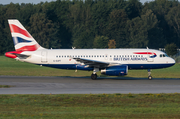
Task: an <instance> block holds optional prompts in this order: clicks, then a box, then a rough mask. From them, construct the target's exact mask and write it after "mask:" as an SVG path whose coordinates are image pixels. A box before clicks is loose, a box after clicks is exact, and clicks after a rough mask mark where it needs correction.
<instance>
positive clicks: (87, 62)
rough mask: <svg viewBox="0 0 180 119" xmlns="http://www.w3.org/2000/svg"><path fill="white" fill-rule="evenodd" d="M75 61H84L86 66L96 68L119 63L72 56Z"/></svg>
mask: <svg viewBox="0 0 180 119" xmlns="http://www.w3.org/2000/svg"><path fill="white" fill-rule="evenodd" d="M73 59H75V60H76V61H77V62H80V63H84V64H85V65H88V67H98V68H105V67H108V66H110V65H120V64H117V63H110V62H102V61H97V60H90V59H84V58H73Z"/></svg>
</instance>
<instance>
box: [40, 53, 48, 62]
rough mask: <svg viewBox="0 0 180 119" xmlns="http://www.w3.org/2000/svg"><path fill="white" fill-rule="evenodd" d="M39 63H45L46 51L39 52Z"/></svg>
mask: <svg viewBox="0 0 180 119" xmlns="http://www.w3.org/2000/svg"><path fill="white" fill-rule="evenodd" d="M41 62H43V63H46V62H47V51H42V52H41Z"/></svg>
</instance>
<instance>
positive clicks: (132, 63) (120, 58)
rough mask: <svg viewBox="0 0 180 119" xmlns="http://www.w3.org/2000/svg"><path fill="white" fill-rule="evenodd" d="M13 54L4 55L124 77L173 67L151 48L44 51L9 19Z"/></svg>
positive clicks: (49, 65) (166, 59) (44, 64)
mask: <svg viewBox="0 0 180 119" xmlns="http://www.w3.org/2000/svg"><path fill="white" fill-rule="evenodd" d="M8 23H9V27H10V31H11V35H12V38H13V41H14V47H15V51H10V52H6V53H5V56H6V57H9V58H13V59H16V60H19V61H23V62H29V63H33V64H37V65H40V66H46V67H53V68H59V69H70V70H87V71H92V74H91V79H93V80H95V79H97V72H99V71H101V74H104V75H109V76H124V75H127V74H128V70H129V69H147V70H148V79H150V80H151V79H152V76H151V71H150V70H151V69H159V68H166V67H170V66H173V65H174V64H175V60H174V59H172V58H171V57H168V55H167V54H166V53H164V52H162V51H159V50H154V49H148V48H147V49H46V48H43V47H41V46H40V45H39V44H38V43H37V41H36V40H35V39H34V38H33V37H32V36H31V35H30V33H29V32H28V31H27V30H26V29H25V28H24V27H23V25H22V24H21V23H20V22H19V21H18V20H17V19H9V20H8Z"/></svg>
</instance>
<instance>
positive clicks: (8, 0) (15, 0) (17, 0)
mask: <svg viewBox="0 0 180 119" xmlns="http://www.w3.org/2000/svg"><path fill="white" fill-rule="evenodd" d="M46 1H47V2H51V1H56V0H0V4H3V5H5V4H9V3H11V2H13V3H20V4H21V3H33V4H37V3H40V2H46ZM146 1H153V0H140V2H142V3H144V2H146Z"/></svg>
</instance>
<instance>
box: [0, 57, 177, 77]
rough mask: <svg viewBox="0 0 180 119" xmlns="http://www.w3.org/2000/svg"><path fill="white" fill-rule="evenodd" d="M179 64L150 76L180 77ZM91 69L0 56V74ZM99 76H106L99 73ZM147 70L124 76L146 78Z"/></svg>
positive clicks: (47, 73) (67, 72)
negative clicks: (60, 66)
mask: <svg viewBox="0 0 180 119" xmlns="http://www.w3.org/2000/svg"><path fill="white" fill-rule="evenodd" d="M179 71H180V64H179V63H177V64H175V65H174V66H172V67H169V68H164V69H153V70H152V76H153V77H154V78H180V74H179ZM91 73H92V71H80V70H78V71H77V72H75V70H63V69H54V68H48V67H43V66H42V67H40V66H38V65H34V64H30V63H25V62H20V61H16V60H14V59H10V58H6V57H4V56H0V75H8V76H75V77H76V76H78V77H79V76H80V77H81V76H82V77H83V76H88V77H90V75H91ZM98 75H99V76H101V77H106V76H105V75H101V74H100V72H98ZM147 76H148V73H147V70H129V71H128V75H127V76H125V77H135V78H144V77H145V78H147Z"/></svg>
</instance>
